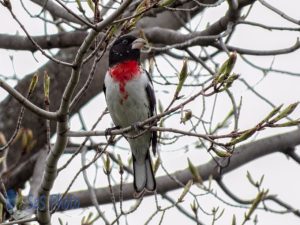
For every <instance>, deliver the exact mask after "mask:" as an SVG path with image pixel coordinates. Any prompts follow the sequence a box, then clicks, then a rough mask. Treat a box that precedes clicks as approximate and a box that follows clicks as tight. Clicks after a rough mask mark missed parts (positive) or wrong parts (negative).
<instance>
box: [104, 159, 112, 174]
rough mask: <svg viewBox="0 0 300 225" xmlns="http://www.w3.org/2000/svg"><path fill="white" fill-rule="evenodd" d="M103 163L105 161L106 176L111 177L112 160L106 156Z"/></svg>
mask: <svg viewBox="0 0 300 225" xmlns="http://www.w3.org/2000/svg"><path fill="white" fill-rule="evenodd" d="M103 161H104V168H103V170H104V173H105V174H106V175H109V174H110V172H111V166H110V158H109V155H108V154H106V159H104V160H103Z"/></svg>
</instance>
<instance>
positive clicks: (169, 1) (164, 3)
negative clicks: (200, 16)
mask: <svg viewBox="0 0 300 225" xmlns="http://www.w3.org/2000/svg"><path fill="white" fill-rule="evenodd" d="M175 1H176V0H161V1H159V3H158V5H159V6H160V7H166V6H170V5H172V4H173V3H174V2H175Z"/></svg>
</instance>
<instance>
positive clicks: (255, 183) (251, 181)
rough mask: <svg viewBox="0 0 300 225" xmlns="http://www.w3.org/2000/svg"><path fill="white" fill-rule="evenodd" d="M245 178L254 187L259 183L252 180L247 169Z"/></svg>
mask: <svg viewBox="0 0 300 225" xmlns="http://www.w3.org/2000/svg"><path fill="white" fill-rule="evenodd" d="M246 176H247V179H248V181H249V182H250V183H251V184H252V185H253V186H254V187H259V183H258V182H256V181H254V179H253V178H252V176H251V174H250V172H249V171H247V175H246Z"/></svg>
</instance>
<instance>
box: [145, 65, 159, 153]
mask: <svg viewBox="0 0 300 225" xmlns="http://www.w3.org/2000/svg"><path fill="white" fill-rule="evenodd" d="M145 73H146V74H147V76H148V79H149V80H150V83H149V84H148V85H147V86H146V93H147V97H148V101H149V106H150V116H154V115H156V108H155V106H156V98H155V94H154V90H153V86H152V80H151V77H150V75H149V73H148V72H147V71H146V70H145ZM153 125H154V126H156V123H154V124H153ZM151 141H152V151H153V154H154V155H155V154H156V147H157V131H153V132H152V140H151Z"/></svg>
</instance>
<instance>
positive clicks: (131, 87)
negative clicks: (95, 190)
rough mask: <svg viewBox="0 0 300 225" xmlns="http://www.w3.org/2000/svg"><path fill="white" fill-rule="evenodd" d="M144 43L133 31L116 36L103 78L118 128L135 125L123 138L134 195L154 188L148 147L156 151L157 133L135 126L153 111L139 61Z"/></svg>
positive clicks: (151, 92)
mask: <svg viewBox="0 0 300 225" xmlns="http://www.w3.org/2000/svg"><path fill="white" fill-rule="evenodd" d="M145 43H146V42H145V40H144V39H142V38H136V37H134V36H132V35H124V36H121V37H120V38H118V39H117V40H116V41H115V42H114V43H113V45H112V47H111V49H110V51H109V69H108V72H107V73H106V76H105V80H104V92H105V98H106V102H107V107H108V110H109V112H110V115H111V118H112V120H113V122H114V124H115V125H116V126H117V127H119V128H124V127H128V126H133V128H134V129H132V131H130V132H129V133H128V134H129V135H128V136H127V137H126V139H127V141H128V142H129V145H130V148H131V152H132V158H133V172H134V189H135V191H136V194H137V196H140V194H141V193H143V192H144V191H145V190H147V191H154V190H155V188H156V182H155V178H154V173H153V169H152V163H151V158H150V151H149V148H150V145H152V150H153V153H154V154H155V152H156V145H157V133H156V132H153V131H149V130H148V131H141V130H140V129H139V128H138V126H137V124H138V122H141V121H144V120H146V119H147V118H149V117H151V116H153V115H155V114H156V111H155V104H156V100H155V95H154V90H153V86H152V81H151V78H150V76H149V74H148V73H147V71H145V70H144V69H143V68H142V67H141V65H140V50H141V49H142V48H143V46H144V45H145Z"/></svg>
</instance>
